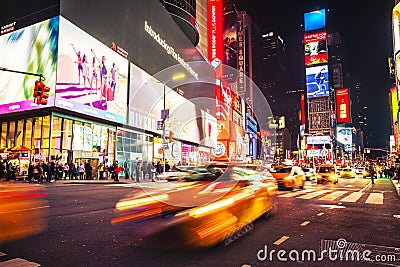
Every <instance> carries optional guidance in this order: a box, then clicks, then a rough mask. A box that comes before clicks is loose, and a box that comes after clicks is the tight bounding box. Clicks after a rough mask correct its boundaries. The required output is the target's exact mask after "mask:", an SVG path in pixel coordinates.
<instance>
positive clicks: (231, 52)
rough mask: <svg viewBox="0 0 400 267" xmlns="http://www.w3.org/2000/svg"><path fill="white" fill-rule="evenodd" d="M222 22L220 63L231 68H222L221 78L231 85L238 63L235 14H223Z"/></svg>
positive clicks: (235, 75)
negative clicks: (222, 46) (221, 55)
mask: <svg viewBox="0 0 400 267" xmlns="http://www.w3.org/2000/svg"><path fill="white" fill-rule="evenodd" d="M223 22H224V23H223V33H222V38H223V40H224V53H223V54H224V56H223V57H222V63H223V64H224V65H226V66H229V67H232V68H233V69H232V68H229V67H224V69H223V78H224V80H226V81H227V82H229V83H233V82H236V78H237V70H236V69H237V61H238V57H237V56H238V50H237V49H238V46H237V44H238V42H237V31H236V27H237V22H236V12H235V11H230V12H228V13H226V14H224V17H223Z"/></svg>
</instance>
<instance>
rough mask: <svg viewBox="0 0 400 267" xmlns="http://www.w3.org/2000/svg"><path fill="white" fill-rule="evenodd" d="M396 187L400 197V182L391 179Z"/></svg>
mask: <svg viewBox="0 0 400 267" xmlns="http://www.w3.org/2000/svg"><path fill="white" fill-rule="evenodd" d="M390 181H392V184H393V186H394V188H395V189H396V192H397V195H398V196H399V197H400V183H397V182H395V181H394V180H392V179H390Z"/></svg>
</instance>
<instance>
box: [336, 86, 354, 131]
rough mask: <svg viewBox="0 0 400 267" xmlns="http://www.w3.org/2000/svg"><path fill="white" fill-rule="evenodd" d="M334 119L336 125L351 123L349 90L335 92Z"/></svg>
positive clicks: (342, 89) (343, 89)
mask: <svg viewBox="0 0 400 267" xmlns="http://www.w3.org/2000/svg"><path fill="white" fill-rule="evenodd" d="M336 118H337V122H338V123H345V122H351V115H350V101H349V88H341V89H337V90H336Z"/></svg>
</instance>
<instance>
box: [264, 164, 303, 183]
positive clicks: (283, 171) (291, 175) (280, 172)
mask: <svg viewBox="0 0 400 267" xmlns="http://www.w3.org/2000/svg"><path fill="white" fill-rule="evenodd" d="M270 172H271V175H272V176H273V177H274V178H275V179H276V181H277V184H278V189H284V188H287V189H294V188H296V187H297V188H300V189H303V188H304V183H305V181H306V174H305V173H304V171H303V170H302V169H301V168H300V167H299V166H286V165H283V166H276V167H274V168H273V169H271V171H270Z"/></svg>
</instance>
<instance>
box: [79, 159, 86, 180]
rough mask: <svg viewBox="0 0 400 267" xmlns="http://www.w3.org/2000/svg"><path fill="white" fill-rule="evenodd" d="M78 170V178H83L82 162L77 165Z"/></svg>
mask: <svg viewBox="0 0 400 267" xmlns="http://www.w3.org/2000/svg"><path fill="white" fill-rule="evenodd" d="M78 172H79V180H83V174H84V173H85V168H84V167H83V163H81V164H80V165H79V167H78Z"/></svg>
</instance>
